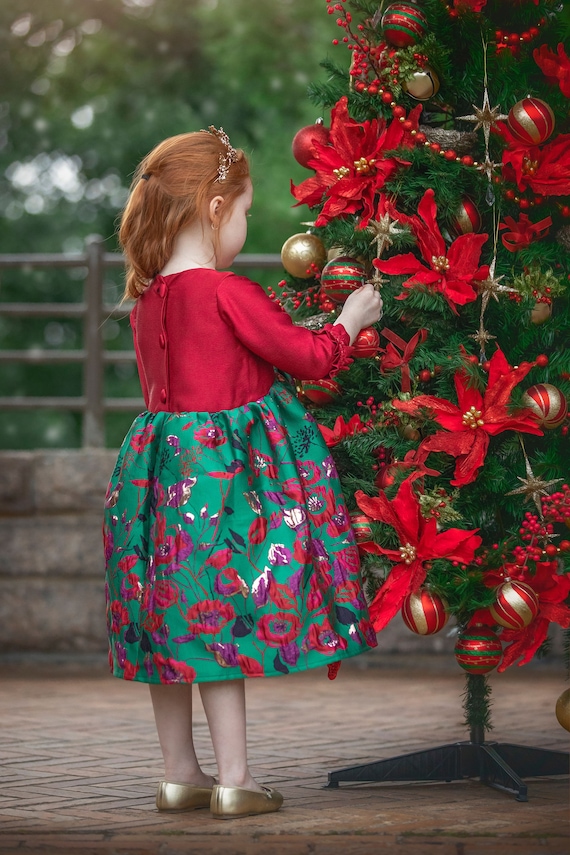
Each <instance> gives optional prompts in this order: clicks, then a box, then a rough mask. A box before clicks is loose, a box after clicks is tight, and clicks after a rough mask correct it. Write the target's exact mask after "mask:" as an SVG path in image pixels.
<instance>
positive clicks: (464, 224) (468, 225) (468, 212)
mask: <svg viewBox="0 0 570 855" xmlns="http://www.w3.org/2000/svg"><path fill="white" fill-rule="evenodd" d="M451 227H452V229H453V231H454V232H455V234H457V235H469V234H472V233H473V232H478V231H479V229H480V228H481V215H480V214H479V211H478V210H477V208H476V206H475V202H473V200H472V199H470V198H469V197H468V196H464V198H463V199H462V200H461V203H460V205H459V207H458V209H457V210H456V212H455V214H454V216H453V220H452V222H451Z"/></svg>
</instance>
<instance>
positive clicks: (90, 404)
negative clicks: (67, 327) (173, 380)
mask: <svg viewBox="0 0 570 855" xmlns="http://www.w3.org/2000/svg"><path fill="white" fill-rule="evenodd" d="M123 264H124V259H123V256H122V255H121V254H120V253H117V252H105V242H104V240H103V239H102V238H101V237H99V236H93V237H91V238H88V240H87V241H86V243H85V251H84V252H82V253H76V254H73V255H67V254H63V253H62V254H57V253H54V254H48V253H35V254H25V253H21V254H20V253H18V254H11V255H0V270H2V269H6V268H14V267H20V268H21V267H25V268H26V269H31V268H46V267H47V268H49V267H52V268H53V267H55V268H82V267H84V268H86V270H87V273H86V276H85V280H84V286H83V300H82V302H80V303H1V302H0V316H4V317H13V318H14V317H19V318H20V317H24V318H25V317H27V318H32V317H35V318H54V317H57V318H74V319H79V320H82V321H83V347H82V348H81V349H76V350H56V349H52V348H37V347H34V348H32V349H28V350H25V349H23V350H0V363H6V362H27V363H31V364H45V363H82V364H83V394H82V395H80V396H77V397H53V396H47V395H46V396H41V397H31V396H23V395H16V396H12V397H0V410H34V409H37V408H50V409H55V410H68V411H74V412H81V413H82V416H83V429H82V445H83V447H84V448H102V447H104V445H105V413H108V412H128V411H130V410H132V411H133V413H135V412H138V411H140V410H141V409H143V408H144V402H143V400H142V398H119V397H112V398H106V397H105V396H104V394H103V378H104V373H103V372H104V366H105V365H107V364H109V363H111V364H113V363H115V364H116V363H120V362H134V361H135V354H134V350H105V347H104V338H103V324H104V321H105V320H107V319H111V318H119V317H124V315H125V313H126V312H128V309H129V304H128V303H123V304H122V305H121V306H117V305H109V304H105V303H104V301H103V299H104V298H103V285H104V278H105V270H107V269H108V268H120V267H122V266H123ZM281 266H282V265H281V258H280V256H279V255H277V254H275V255H267V254H265V255H263V254H259V255H258V254H246V253H243V254H241V255H238V256H237V258H236V259H235V261H234V263H233V265H232V267H233V268H235V269H239V268H242V269H243V268H253V269H263V268H264V269H268V268H271V269H277V268H280V267H281Z"/></svg>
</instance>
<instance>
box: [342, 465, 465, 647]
mask: <svg viewBox="0 0 570 855" xmlns="http://www.w3.org/2000/svg"><path fill="white" fill-rule="evenodd" d="M415 477H416V474H415V473H414V474H413V475H410V476H409V477H408V478H406V479H405V481H402V483H401V484H400V488H399V489H398V492H397V494H396V496H395V497H394V499H393V500H392V501H390V500H389V499H388V498H387V497H386V494H385V493H384V491H383V490H381V491H380V493H379V494H378V496H373V497H369V496H366V495H365V494H364V493H363V492H362V491H361V490H359V491H357V493H356V494H355V498H356V501H357V503H358V507H359V508H360V509H361V510H362V511H363V512H364V513H365V514H367V515H368V516H369V517H371V518H372V519H374V520H378V521H379V522H383V523H385V524H386V525H390V526H392V527H393V528H394V529H395V531H396V534H397V535H398V539H399V541H400V547H399V548H398V549H386V548H385V547H383V546H380V545H379V544H377V543H374V542H373V541H370V542H368V543H363V544H361V549H363V550H364V551H366V552H371V553H373V554H374V555H386V556H387V557H388V558H390V559H391V560H392V561H395V562H396V563H395V565H394V567H392V569H391V570H390V573H389V574H388V578H387V579H386V580H385V582H384V584H383V585H382V587H381V588H380V590H379V591H378V593H377V594H376V596H375V597H374V599H373V600H372V603H371V604H370V619H371V621H372V625H373V627H374V629H375V630H376V632H379V631H380V630H381V629H383V628H384V627H385V626H386V624H387V623H388V622H389V621H391V620H392V618H393V617H394V615H395V614H396V613H397V612H398V610H399V609H400V608H401V606H402V602H403V600H404V598H405V597H407V596H408V594H411V593H412V592H413V591H415V590H416V589H417V588H419V586H420V585H421V584H422V582H423V581H424V579H425V577H426V572H427V571H426V567H425V562H426V561H432V560H433V559H435V558H448V559H449V560H450V561H459V562H461V563H463V564H467V563H469V562H470V561H472V559H473V556H474V554H475V550H476V549H477V548H478V547H479V546H480V544H481V538H480V537H479V535H478V534H477V533H476V532H477V529H473V530H471V531H465V530H463V529H459V528H450V529H448V530H447V531H442V532H438V530H437V521H436V520H435V519H434V518H433V517H432V518H430V519H428V520H426V519H425V518H424V517H423V516H422V513H421V506H420V503H419V501H418V498H417V496H416V494H415V492H414V490H413V488H412V482H413V480H414V479H415Z"/></svg>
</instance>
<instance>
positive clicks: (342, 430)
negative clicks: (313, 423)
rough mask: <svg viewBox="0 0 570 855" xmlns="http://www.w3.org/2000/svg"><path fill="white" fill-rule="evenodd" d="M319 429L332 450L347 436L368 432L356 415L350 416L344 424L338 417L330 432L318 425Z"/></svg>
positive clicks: (340, 417) (342, 419) (323, 426)
mask: <svg viewBox="0 0 570 855" xmlns="http://www.w3.org/2000/svg"><path fill="white" fill-rule="evenodd" d="M319 429H320V431H321V433H322V435H323V439H324V441H325V442H326V444H327V446H328V447H329V448H333V447H334V446H335V445H338V444H339V442H342V440H343V439H346V437H347V436H354V434H355V433H364V432H366V431H367V430H368V428H367V426H366V425H365V424H364V422H363V421H362V419H361V418H360V416H359V415H358V413H356V415H354V416H352V418H351V419H349V420H348V422H345V420H344V418H343V417H342V416H338V418H337V419H336V421H335V423H334V426H333V429H332V430H331V429H330V428H328V427H326V426H325V425H321V424H320V425H319Z"/></svg>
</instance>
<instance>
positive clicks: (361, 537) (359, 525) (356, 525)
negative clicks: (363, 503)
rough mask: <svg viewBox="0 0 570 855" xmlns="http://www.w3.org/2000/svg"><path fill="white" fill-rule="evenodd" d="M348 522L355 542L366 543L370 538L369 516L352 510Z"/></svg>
mask: <svg viewBox="0 0 570 855" xmlns="http://www.w3.org/2000/svg"><path fill="white" fill-rule="evenodd" d="M350 524H351V526H352V530H353V531H354V536H355V538H356V542H357V543H366V541H368V540H371V539H372V527H371V525H370V517H367V516H366V514H363V513H361V512H358V511H352V513H351V514H350Z"/></svg>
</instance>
